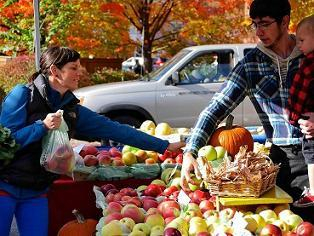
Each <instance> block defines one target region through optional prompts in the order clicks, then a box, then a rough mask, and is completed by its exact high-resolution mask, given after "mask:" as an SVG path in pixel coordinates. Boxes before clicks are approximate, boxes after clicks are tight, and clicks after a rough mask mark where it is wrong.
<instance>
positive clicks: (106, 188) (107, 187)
mask: <svg viewBox="0 0 314 236" xmlns="http://www.w3.org/2000/svg"><path fill="white" fill-rule="evenodd" d="M110 189H117V188H116V186H114V185H113V184H104V185H101V186H100V191H101V192H102V193H103V194H104V195H105V196H106V195H107V192H108V191H109V190H110Z"/></svg>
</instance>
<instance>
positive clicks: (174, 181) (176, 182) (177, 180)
mask: <svg viewBox="0 0 314 236" xmlns="http://www.w3.org/2000/svg"><path fill="white" fill-rule="evenodd" d="M180 181H181V178H180V177H176V178H174V179H172V180H171V182H170V186H176V187H177V188H178V189H181V184H180Z"/></svg>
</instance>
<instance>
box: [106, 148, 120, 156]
mask: <svg viewBox="0 0 314 236" xmlns="http://www.w3.org/2000/svg"><path fill="white" fill-rule="evenodd" d="M109 154H110V156H111V157H122V153H121V152H120V151H119V149H118V148H116V147H112V148H110V149H109Z"/></svg>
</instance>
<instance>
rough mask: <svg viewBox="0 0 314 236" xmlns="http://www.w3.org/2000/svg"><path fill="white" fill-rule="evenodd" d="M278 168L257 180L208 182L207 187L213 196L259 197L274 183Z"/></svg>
mask: <svg viewBox="0 0 314 236" xmlns="http://www.w3.org/2000/svg"><path fill="white" fill-rule="evenodd" d="M278 171H279V169H277V170H276V171H274V172H272V173H271V174H269V175H267V176H266V177H264V178H262V179H261V180H260V181H259V182H254V183H250V182H244V181H241V182H240V181H228V182H221V183H217V182H212V183H211V182H208V183H207V188H208V189H209V192H210V194H211V195H213V196H220V197H256V198H257V197H260V196H261V195H262V194H264V193H265V192H267V191H268V190H270V189H271V188H273V187H274V186H275V185H276V178H277V174H278Z"/></svg>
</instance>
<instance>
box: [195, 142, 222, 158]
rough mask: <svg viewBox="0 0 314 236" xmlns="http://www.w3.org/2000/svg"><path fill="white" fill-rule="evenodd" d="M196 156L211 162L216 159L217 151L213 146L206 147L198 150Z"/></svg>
mask: <svg viewBox="0 0 314 236" xmlns="http://www.w3.org/2000/svg"><path fill="white" fill-rule="evenodd" d="M197 156H198V157H205V158H206V159H207V160H208V161H213V160H216V159H217V151H216V149H215V148H214V147H213V146H211V145H207V146H204V147H201V148H200V150H198V153H197Z"/></svg>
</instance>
